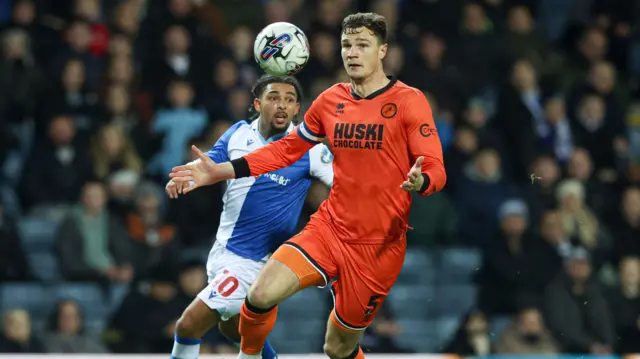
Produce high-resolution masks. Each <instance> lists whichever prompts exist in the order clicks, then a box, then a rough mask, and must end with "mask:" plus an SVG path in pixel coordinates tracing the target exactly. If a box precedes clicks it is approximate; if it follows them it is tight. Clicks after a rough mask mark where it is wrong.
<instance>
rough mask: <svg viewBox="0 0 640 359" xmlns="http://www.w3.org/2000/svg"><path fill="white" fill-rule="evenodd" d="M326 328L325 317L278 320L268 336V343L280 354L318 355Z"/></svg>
mask: <svg viewBox="0 0 640 359" xmlns="http://www.w3.org/2000/svg"><path fill="white" fill-rule="evenodd" d="M326 327H327V317H326V316H323V317H322V318H316V319H308V318H298V319H293V318H291V319H286V320H279V321H277V322H276V325H275V327H274V328H273V331H272V332H271V334H270V335H269V341H270V342H271V344H272V345H273V346H274V348H275V349H276V351H277V352H278V353H282V354H301V353H305V354H306V353H320V352H322V343H323V342H324V336H325V332H326Z"/></svg>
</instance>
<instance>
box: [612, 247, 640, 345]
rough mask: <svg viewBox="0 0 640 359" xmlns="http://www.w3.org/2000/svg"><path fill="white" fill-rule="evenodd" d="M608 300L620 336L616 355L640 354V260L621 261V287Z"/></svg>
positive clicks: (636, 258) (628, 258) (629, 258)
mask: <svg viewBox="0 0 640 359" xmlns="http://www.w3.org/2000/svg"><path fill="white" fill-rule="evenodd" d="M636 239H637V238H636ZM608 299H609V307H610V308H611V312H612V314H613V318H614V321H615V327H616V334H617V335H618V337H617V339H618V340H617V343H616V346H615V351H616V353H620V354H630V353H638V352H640V258H638V257H624V258H622V259H621V260H620V286H618V287H616V288H615V290H614V291H612V293H610V295H609V298H608Z"/></svg>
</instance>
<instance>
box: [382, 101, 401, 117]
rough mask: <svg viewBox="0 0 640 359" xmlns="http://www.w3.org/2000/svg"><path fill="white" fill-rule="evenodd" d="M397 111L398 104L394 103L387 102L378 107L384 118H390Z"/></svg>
mask: <svg viewBox="0 0 640 359" xmlns="http://www.w3.org/2000/svg"><path fill="white" fill-rule="evenodd" d="M396 113H398V106H396V104H395V103H388V104H385V105H384V106H382V108H381V109H380V115H382V117H384V118H392V117H393V116H395V115H396Z"/></svg>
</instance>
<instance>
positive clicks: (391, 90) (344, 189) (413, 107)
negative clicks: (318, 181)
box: [244, 79, 446, 243]
mask: <svg viewBox="0 0 640 359" xmlns="http://www.w3.org/2000/svg"><path fill="white" fill-rule="evenodd" d="M325 138H326V139H328V141H329V144H330V146H331V150H332V152H333V156H334V162H333V170H334V180H333V186H332V188H331V193H330V195H329V198H328V199H327V200H326V201H325V202H324V203H323V204H322V206H321V207H320V209H319V210H318V212H317V214H316V215H324V216H327V217H328V218H330V221H331V223H332V224H333V227H334V228H333V231H334V232H335V234H336V236H337V237H338V238H340V239H342V240H344V241H346V242H355V243H381V242H385V241H389V240H394V239H397V238H399V237H401V236H402V235H403V234H404V233H405V231H406V230H407V228H408V224H407V221H408V217H409V210H410V207H411V193H408V192H406V191H404V190H402V189H401V188H400V185H401V184H402V182H404V181H405V180H406V178H407V174H408V172H409V171H410V169H411V167H412V166H413V164H414V163H415V161H416V159H417V158H418V157H419V156H423V157H424V162H423V165H422V173H424V174H426V175H427V176H428V178H429V180H430V183H429V186H428V187H427V188H426V190H425V191H424V192H422V193H420V194H421V195H429V194H432V193H434V192H436V191H439V190H440V189H442V187H444V185H445V182H446V174H445V170H444V163H443V160H442V145H441V143H440V139H439V137H438V132H437V130H436V127H435V124H434V122H433V116H432V114H431V107H430V106H429V103H428V101H427V99H426V98H425V96H424V94H423V93H422V92H421V91H419V90H417V89H415V88H413V87H410V86H407V85H405V84H404V83H402V82H400V81H397V80H395V79H391V82H390V83H389V84H388V85H387V86H385V87H384V88H382V89H380V90H378V91H376V92H375V93H373V94H371V95H370V96H368V97H366V98H360V97H359V96H358V95H357V94H356V93H355V92H353V91H352V87H351V85H350V84H346V83H341V84H337V85H334V86H333V87H331V88H329V89H328V90H326V91H324V92H323V93H322V94H321V95H320V96H318V98H317V99H316V100H315V101H314V102H313V104H312V105H311V107H310V108H309V110H308V111H307V113H306V114H305V118H304V122H303V123H301V124H300V125H299V126H298V127H297V130H296V131H292V132H291V134H289V135H288V136H286V137H285V138H283V139H281V140H278V141H275V142H273V143H271V144H269V145H267V146H265V147H263V148H261V149H259V150H257V151H255V152H253V153H251V154H248V155H246V156H245V157H244V158H245V159H246V161H247V163H248V166H249V170H250V172H251V175H252V176H258V175H260V174H263V173H268V172H271V171H274V170H277V169H279V168H282V167H284V166H288V165H290V164H292V163H294V162H295V161H297V160H298V159H299V158H300V157H302V156H303V155H304V153H305V152H307V151H308V150H309V149H310V148H311V147H313V146H314V145H315V144H317V143H320V142H322V141H323V140H325Z"/></svg>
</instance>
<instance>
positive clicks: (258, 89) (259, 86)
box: [251, 75, 303, 103]
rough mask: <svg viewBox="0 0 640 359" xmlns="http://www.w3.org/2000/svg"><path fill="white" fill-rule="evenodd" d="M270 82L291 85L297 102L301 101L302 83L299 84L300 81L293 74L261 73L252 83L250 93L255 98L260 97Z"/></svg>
mask: <svg viewBox="0 0 640 359" xmlns="http://www.w3.org/2000/svg"><path fill="white" fill-rule="evenodd" d="M270 84H288V85H291V86H293V88H294V89H295V90H296V97H297V99H296V100H297V102H298V103H300V102H302V96H303V95H302V85H300V82H298V80H296V78H295V77H293V76H272V75H263V76H261V77H260V78H259V79H258V80H257V81H256V83H255V84H253V87H252V88H251V93H252V94H253V96H254V97H255V98H260V97H262V94H263V92H264V90H265V89H266V88H267V86H268V85H270Z"/></svg>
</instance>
